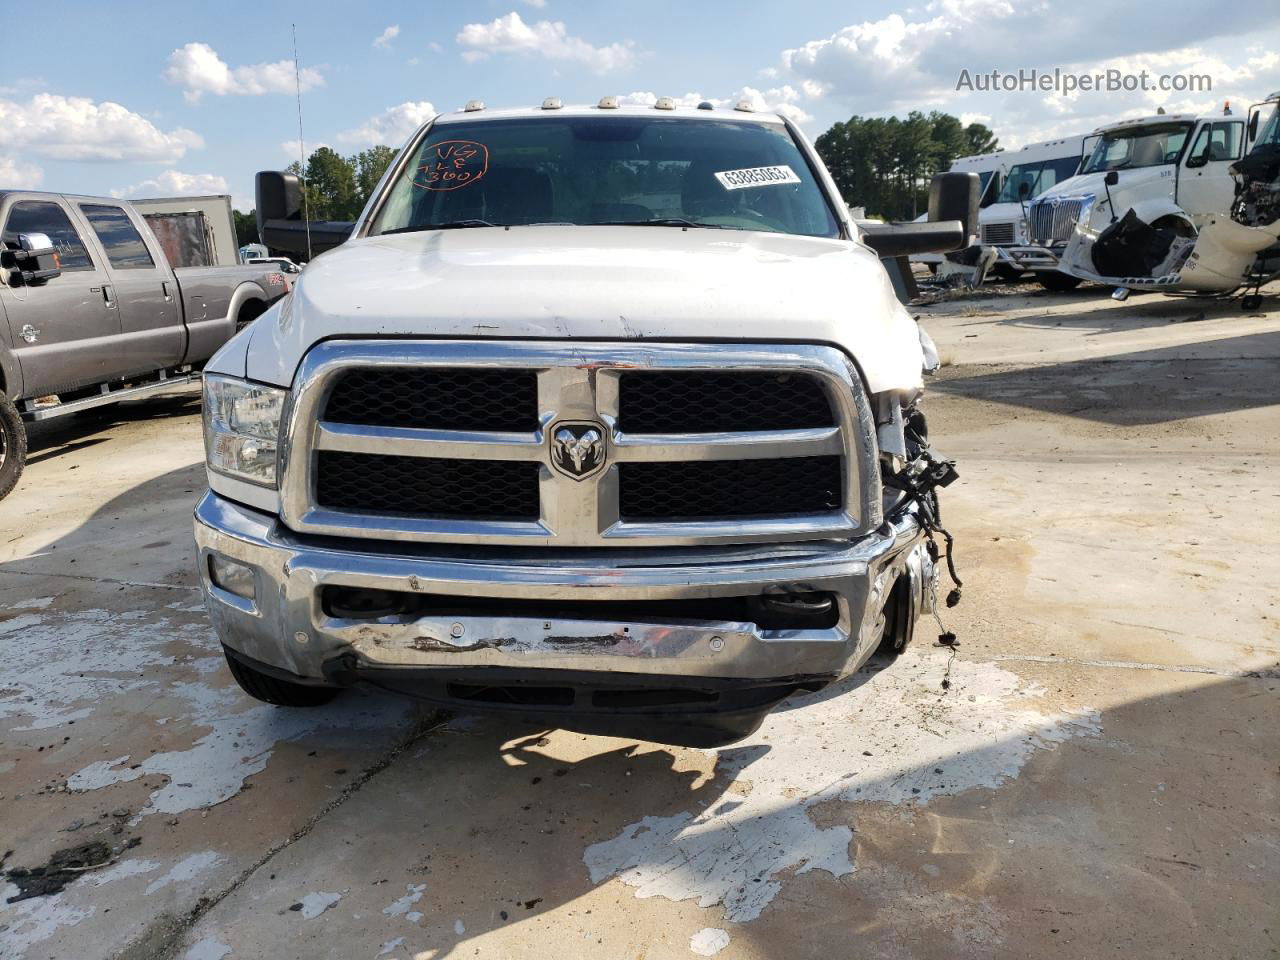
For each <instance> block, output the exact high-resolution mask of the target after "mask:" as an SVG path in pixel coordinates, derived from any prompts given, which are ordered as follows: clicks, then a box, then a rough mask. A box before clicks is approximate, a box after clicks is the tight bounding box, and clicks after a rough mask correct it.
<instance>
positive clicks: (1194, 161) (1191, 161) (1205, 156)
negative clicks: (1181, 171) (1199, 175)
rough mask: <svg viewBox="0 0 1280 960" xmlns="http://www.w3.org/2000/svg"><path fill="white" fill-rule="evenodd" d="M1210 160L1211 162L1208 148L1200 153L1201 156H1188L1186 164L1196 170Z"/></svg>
mask: <svg viewBox="0 0 1280 960" xmlns="http://www.w3.org/2000/svg"><path fill="white" fill-rule="evenodd" d="M1208 162H1209V153H1208V150H1207V149H1206V151H1205V152H1204V153H1202V154H1200V155H1199V156H1191V157H1187V164H1186V166H1187V169H1189V170H1194V169H1195V168H1196V167H1203V166H1204V165H1205V164H1206V163H1208Z"/></svg>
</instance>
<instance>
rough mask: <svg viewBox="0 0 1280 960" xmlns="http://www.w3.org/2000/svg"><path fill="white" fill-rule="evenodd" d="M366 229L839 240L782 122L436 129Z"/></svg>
mask: <svg viewBox="0 0 1280 960" xmlns="http://www.w3.org/2000/svg"><path fill="white" fill-rule="evenodd" d="M388 191H389V192H388V195H387V198H386V202H385V203H384V204H383V206H382V209H381V211H380V212H379V214H378V215H377V217H376V218H375V219H374V221H373V223H372V225H371V228H370V231H369V232H370V234H372V235H376V234H381V233H393V232H396V231H407V230H430V229H432V228H434V227H440V226H449V225H453V226H489V225H498V226H509V225H517V224H535V223H558V224H579V225H591V224H619V223H628V224H629V223H656V224H657V225H664V226H665V225H679V226H703V227H720V228H726V229H734V230H765V231H772V232H777V233H794V234H802V235H805V236H813V237H836V236H839V226H838V224H837V222H836V219H835V217H834V215H833V214H832V211H831V208H830V206H829V204H828V203H827V200H826V198H825V196H824V194H823V193H822V191H821V190H820V189H819V187H818V184H817V181H816V180H815V179H814V175H813V173H812V171H811V170H810V169H809V165H808V164H807V163H806V162H805V158H804V155H803V154H801V152H800V149H799V147H798V146H797V145H796V143H795V141H794V140H793V139H792V137H791V134H790V133H789V132H788V131H787V129H786V127H784V126H783V125H781V124H774V123H759V122H743V121H733V120H712V119H707V120H702V119H697V120H694V119H684V118H680V119H675V118H670V117H631V116H615V117H597V116H591V117H555V118H553V117H545V118H544V117H538V118H528V119H525V118H520V119H512V120H487V121H481V122H478V123H476V122H472V123H465V122H463V123H445V124H437V125H436V126H434V127H432V128H431V130H429V131H428V133H427V136H426V138H425V139H424V140H423V142H422V145H421V146H420V147H418V148H417V150H416V154H415V156H414V157H413V158H412V159H411V160H410V162H409V164H408V166H407V167H406V168H405V171H404V173H403V174H402V175H401V176H400V177H398V178H397V179H396V181H395V182H393V183H392V184H390V185H389V187H388Z"/></svg>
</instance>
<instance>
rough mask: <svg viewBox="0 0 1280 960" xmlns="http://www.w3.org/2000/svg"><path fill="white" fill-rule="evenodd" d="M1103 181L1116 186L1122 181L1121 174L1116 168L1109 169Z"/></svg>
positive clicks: (1110, 185) (1109, 185)
mask: <svg viewBox="0 0 1280 960" xmlns="http://www.w3.org/2000/svg"><path fill="white" fill-rule="evenodd" d="M1102 182H1103V183H1105V184H1106V185H1107V186H1108V187H1114V186H1115V185H1116V184H1117V183H1119V182H1120V174H1118V173H1117V172H1116V171H1114V170H1108V171H1107V175H1106V176H1105V177H1103V178H1102Z"/></svg>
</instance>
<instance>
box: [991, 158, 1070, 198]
mask: <svg viewBox="0 0 1280 960" xmlns="http://www.w3.org/2000/svg"><path fill="white" fill-rule="evenodd" d="M1078 166H1080V158H1079V157H1077V156H1075V155H1072V156H1070V157H1061V158H1059V159H1057V160H1041V161H1039V162H1037V163H1015V164H1014V165H1013V167H1012V168H1011V169H1010V170H1009V176H1008V178H1007V179H1006V180H1005V182H1004V188H1003V189H1002V190H1001V191H1000V196H999V197H998V198H997V200H996V202H997V203H1017V202H1018V201H1019V200H1021V199H1022V195H1021V193H1020V191H1021V189H1022V184H1024V183H1025V184H1027V186H1028V187H1029V188H1030V190H1031V192H1030V193H1028V194H1027V199H1028V200H1030V199H1031V198H1032V197H1038V196H1040V194H1042V193H1044V192H1045V191H1046V190H1048V189H1049V188H1050V187H1052V186H1053V185H1054V184H1056V183H1060V182H1061V181H1063V180H1066V179H1067V178H1068V177H1074V176H1075V175H1076V167H1078Z"/></svg>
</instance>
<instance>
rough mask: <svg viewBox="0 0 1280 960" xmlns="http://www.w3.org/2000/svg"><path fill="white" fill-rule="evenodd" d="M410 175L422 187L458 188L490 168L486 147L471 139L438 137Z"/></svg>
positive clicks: (470, 182)
mask: <svg viewBox="0 0 1280 960" xmlns="http://www.w3.org/2000/svg"><path fill="white" fill-rule="evenodd" d="M424 161H425V162H424V163H422V164H421V165H420V166H419V167H418V169H417V171H415V173H414V176H413V182H414V185H415V186H419V187H421V188H422V189H423V190H457V189H458V188H459V187H465V186H467V185H468V184H472V183H475V182H476V181H477V180H479V179H480V178H481V177H483V176H484V175H485V174H486V173H487V172H488V170H489V148H488V147H486V146H485V145H484V144H483V143H477V142H476V141H474V140H441V141H440V142H439V143H435V144H432V145H431V146H429V147H427V149H426V154H425V157H424Z"/></svg>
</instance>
